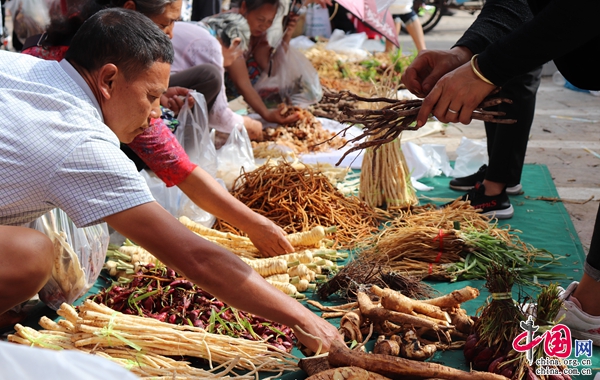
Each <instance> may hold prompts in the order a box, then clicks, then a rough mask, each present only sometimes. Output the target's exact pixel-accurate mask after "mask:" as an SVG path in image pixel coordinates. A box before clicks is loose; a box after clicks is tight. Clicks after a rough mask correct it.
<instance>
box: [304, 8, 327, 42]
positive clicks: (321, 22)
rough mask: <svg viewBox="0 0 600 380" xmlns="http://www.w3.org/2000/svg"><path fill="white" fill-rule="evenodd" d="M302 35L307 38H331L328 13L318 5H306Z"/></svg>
mask: <svg viewBox="0 0 600 380" xmlns="http://www.w3.org/2000/svg"><path fill="white" fill-rule="evenodd" d="M304 35H305V36H308V37H325V38H329V37H330V36H331V22H330V21H329V11H328V10H327V8H325V7H321V6H320V5H319V4H308V5H307V9H306V21H305V22H304Z"/></svg>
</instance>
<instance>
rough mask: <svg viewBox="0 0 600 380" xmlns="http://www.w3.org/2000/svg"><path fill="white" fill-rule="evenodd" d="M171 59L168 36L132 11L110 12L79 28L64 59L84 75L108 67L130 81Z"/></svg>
mask: <svg viewBox="0 0 600 380" xmlns="http://www.w3.org/2000/svg"><path fill="white" fill-rule="evenodd" d="M173 55H174V52H173V45H172V44H171V40H170V39H169V36H167V34H165V33H164V32H163V31H162V30H160V29H159V28H158V26H156V24H155V23H154V22H152V20H150V19H149V18H148V17H146V16H144V15H143V14H141V13H139V12H136V11H132V10H128V9H122V8H111V9H106V10H102V11H100V12H98V13H96V14H94V15H93V16H91V17H90V18H89V19H87V20H86V21H85V22H84V23H83V25H81V27H80V28H79V30H78V31H77V33H76V34H75V36H74V37H73V40H72V41H71V45H70V47H69V50H67V53H66V55H65V59H67V60H68V61H69V62H70V63H72V64H76V65H78V66H80V67H82V68H83V69H85V70H87V71H94V70H97V69H99V68H100V67H102V66H104V65H106V64H109V63H112V64H114V65H115V66H117V67H118V68H119V70H121V71H122V72H123V74H124V75H125V77H126V78H127V79H132V78H135V77H136V76H137V75H138V74H140V73H142V72H143V71H145V70H147V69H148V68H150V67H151V66H152V65H153V64H154V63H155V62H164V63H168V64H171V63H173Z"/></svg>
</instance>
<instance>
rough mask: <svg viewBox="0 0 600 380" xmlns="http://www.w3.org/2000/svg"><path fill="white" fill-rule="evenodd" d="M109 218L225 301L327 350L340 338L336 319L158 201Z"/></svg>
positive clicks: (165, 260)
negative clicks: (295, 295) (199, 232)
mask: <svg viewBox="0 0 600 380" xmlns="http://www.w3.org/2000/svg"><path fill="white" fill-rule="evenodd" d="M105 221H106V222H107V223H108V224H109V225H110V226H111V227H113V228H114V229H115V230H117V231H118V232H119V233H121V234H122V235H124V236H126V237H127V238H129V239H131V240H132V241H135V242H136V243H137V244H139V245H141V246H142V247H144V248H145V249H147V250H148V251H150V252H152V254H154V255H155V256H156V257H157V258H158V259H159V260H160V261H161V262H163V263H164V264H166V265H167V266H169V267H170V268H172V269H174V270H175V271H177V272H178V273H180V274H181V275H183V276H185V277H186V278H188V279H189V280H190V281H192V282H194V283H196V284H198V285H199V286H200V287H201V288H202V289H204V290H206V291H207V292H209V293H211V294H213V295H214V296H215V297H217V298H218V299H220V300H221V301H223V302H226V303H227V304H229V305H231V306H233V307H236V308H238V309H241V310H244V311H247V312H250V313H253V314H257V315H260V316H262V317H264V318H268V319H271V320H273V321H276V322H279V323H283V324H285V325H287V326H290V327H292V328H294V327H296V326H297V327H300V328H301V329H302V330H304V331H306V332H307V333H310V334H312V335H314V336H317V337H319V338H320V339H322V343H323V349H324V350H328V349H329V346H330V344H331V342H332V341H334V340H336V339H341V337H340V335H339V334H338V331H337V329H336V328H335V327H334V326H333V325H331V324H330V323H328V322H326V321H325V320H323V319H322V318H320V317H318V316H317V315H316V314H314V313H312V312H311V311H310V310H308V309H307V308H306V307H304V306H302V305H301V304H300V303H299V302H298V301H296V300H295V299H293V298H291V297H290V296H288V295H286V294H284V293H283V292H281V291H280V290H277V289H276V288H274V287H273V286H271V285H270V284H269V283H267V282H266V281H265V280H264V279H263V278H262V277H261V276H260V275H259V274H258V273H257V272H255V271H254V270H252V269H251V268H250V267H249V266H248V265H246V264H245V263H244V262H243V261H241V260H240V259H239V258H238V257H237V256H235V255H234V254H233V253H231V252H229V251H227V250H225V249H223V248H221V247H219V246H217V245H216V244H213V243H211V242H209V241H207V240H205V239H203V238H201V237H199V236H198V235H196V234H194V233H193V232H191V231H189V230H188V229H187V228H186V227H185V226H183V224H181V223H179V221H177V220H176V219H175V218H174V217H173V216H171V215H170V214H169V213H168V212H167V211H165V210H164V209H163V208H162V207H161V206H160V205H158V203H156V202H151V203H146V204H143V205H140V206H137V207H133V208H131V209H128V210H125V211H122V212H119V213H116V214H113V215H110V216H108V217H106V218H105ZM294 332H295V334H296V336H297V337H298V339H299V340H300V341H301V342H302V343H303V344H305V345H306V346H307V347H308V348H310V349H311V350H313V351H316V350H317V349H318V346H319V344H318V342H316V341H314V340H313V339H311V338H309V337H308V336H306V335H303V334H302V333H301V332H300V329H297V328H295V329H294Z"/></svg>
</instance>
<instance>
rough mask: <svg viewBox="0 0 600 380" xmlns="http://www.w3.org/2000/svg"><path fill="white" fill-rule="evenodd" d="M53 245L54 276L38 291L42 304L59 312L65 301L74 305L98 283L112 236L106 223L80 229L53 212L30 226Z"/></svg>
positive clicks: (62, 213) (60, 211)
mask: <svg viewBox="0 0 600 380" xmlns="http://www.w3.org/2000/svg"><path fill="white" fill-rule="evenodd" d="M30 227H31V228H34V229H36V230H38V231H40V232H43V233H44V234H46V235H47V236H48V237H49V238H50V240H52V242H53V243H54V254H55V257H54V262H53V263H54V265H53V268H52V277H51V278H50V280H49V281H48V282H47V283H46V285H44V287H43V288H42V289H41V290H40V292H39V297H40V300H41V301H42V302H44V303H45V304H46V305H48V306H49V307H50V308H52V309H54V310H57V309H58V308H59V307H60V305H61V304H62V303H63V302H66V303H69V304H72V303H73V302H75V301H76V300H77V299H78V298H79V297H81V296H83V295H84V294H85V293H86V292H87V291H88V290H89V289H90V288H91V287H92V286H93V285H94V283H95V282H96V280H97V279H98V276H99V275H100V271H101V270H102V265H103V264H104V259H105V256H106V250H107V249H108V243H109V240H110V235H109V233H108V226H107V225H106V223H100V224H97V225H94V226H90V227H84V228H77V227H76V226H75V223H73V221H72V220H71V219H70V218H69V217H68V216H67V214H66V213H65V212H64V211H63V210H61V209H58V208H56V209H54V210H52V211H49V212H47V213H46V214H44V215H42V216H41V217H39V218H38V219H36V220H35V221H34V222H32V223H31V224H30Z"/></svg>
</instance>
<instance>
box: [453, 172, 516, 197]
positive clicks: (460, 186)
mask: <svg viewBox="0 0 600 380" xmlns="http://www.w3.org/2000/svg"><path fill="white" fill-rule="evenodd" d="M486 170H487V165H481V167H480V168H479V170H477V172H476V173H473V174H471V175H468V176H466V177H459V178H454V179H452V180H451V181H450V188H451V189H452V190H457V191H469V190H471V189H472V188H473V187H475V184H476V183H477V182H483V180H484V179H485V172H486ZM522 191H523V186H521V184H520V183H517V184H516V185H508V186H506V194H508V195H518V194H521V192H522Z"/></svg>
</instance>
